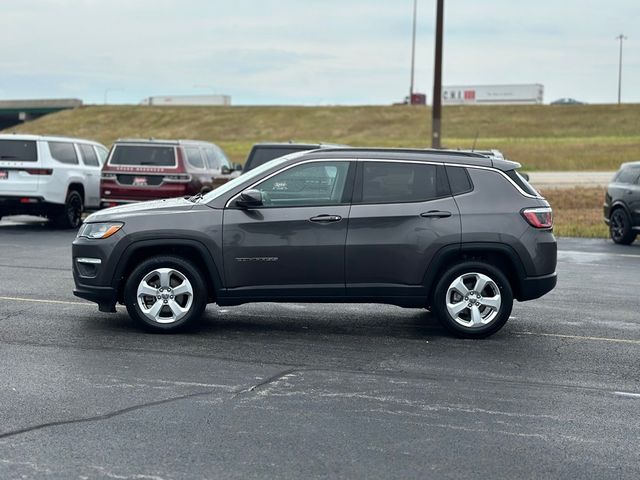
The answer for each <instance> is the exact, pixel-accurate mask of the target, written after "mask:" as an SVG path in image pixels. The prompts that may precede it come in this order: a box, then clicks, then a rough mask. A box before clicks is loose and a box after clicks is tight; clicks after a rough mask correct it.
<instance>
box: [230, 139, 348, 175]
mask: <svg viewBox="0 0 640 480" xmlns="http://www.w3.org/2000/svg"><path fill="white" fill-rule="evenodd" d="M343 146H344V145H330V144H323V143H293V142H289V143H256V144H255V145H254V146H253V147H252V148H251V151H250V152H249V156H248V157H247V160H246V161H245V162H244V167H242V171H243V172H244V173H246V172H248V171H249V170H253V169H254V168H256V167H259V166H260V165H264V164H265V163H267V162H269V161H271V160H273V159H275V158H279V157H284V156H285V155H289V154H290V153H295V152H304V151H307V150H317V149H318V148H331V147H343Z"/></svg>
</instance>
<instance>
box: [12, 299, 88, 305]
mask: <svg viewBox="0 0 640 480" xmlns="http://www.w3.org/2000/svg"><path fill="white" fill-rule="evenodd" d="M0 300H13V301H18V302H34V303H57V304H63V305H87V306H89V305H93V304H91V303H89V302H68V301H64V300H42V299H39V298H22V297H0Z"/></svg>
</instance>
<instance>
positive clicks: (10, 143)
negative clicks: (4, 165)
mask: <svg viewBox="0 0 640 480" xmlns="http://www.w3.org/2000/svg"><path fill="white" fill-rule="evenodd" d="M0 160H15V161H19V162H37V161H38V149H37V148H36V142H32V141H25V140H0Z"/></svg>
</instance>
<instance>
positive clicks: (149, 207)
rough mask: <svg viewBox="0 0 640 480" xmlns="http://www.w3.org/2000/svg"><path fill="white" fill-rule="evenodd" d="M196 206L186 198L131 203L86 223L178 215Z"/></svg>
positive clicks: (100, 212)
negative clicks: (169, 214)
mask: <svg viewBox="0 0 640 480" xmlns="http://www.w3.org/2000/svg"><path fill="white" fill-rule="evenodd" d="M195 205H196V204H195V203H193V202H190V201H189V200H187V199H186V198H182V197H179V198H165V199H162V200H152V201H150V202H139V203H131V204H129V205H121V206H119V207H111V208H106V209H104V210H100V211H99V212H95V213H92V214H91V215H89V216H88V217H87V218H86V219H85V220H84V222H85V223H96V222H113V221H119V220H124V219H127V218H131V217H137V216H140V215H149V214H162V213H165V212H166V213H176V212H179V211H188V210H191V209H192V208H193V207H194V206H195Z"/></svg>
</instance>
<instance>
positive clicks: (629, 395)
mask: <svg viewBox="0 0 640 480" xmlns="http://www.w3.org/2000/svg"><path fill="white" fill-rule="evenodd" d="M613 394H614V395H619V396H621V397H631V398H640V393H631V392H613Z"/></svg>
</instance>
